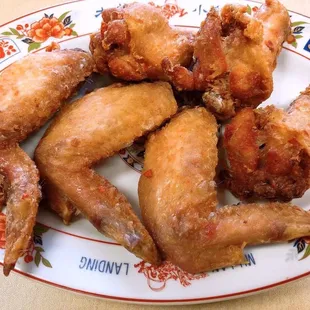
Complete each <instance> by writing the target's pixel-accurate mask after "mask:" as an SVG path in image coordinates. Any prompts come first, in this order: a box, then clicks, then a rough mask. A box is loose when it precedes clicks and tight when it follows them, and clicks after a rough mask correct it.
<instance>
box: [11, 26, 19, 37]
mask: <svg viewBox="0 0 310 310" xmlns="http://www.w3.org/2000/svg"><path fill="white" fill-rule="evenodd" d="M9 29H10V30H11V32H12V33H13V34H14V35H16V36H20V33H19V32H18V31H17V30H16V29H14V28H9Z"/></svg>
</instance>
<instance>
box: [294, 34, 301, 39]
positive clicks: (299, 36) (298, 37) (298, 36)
mask: <svg viewBox="0 0 310 310" xmlns="http://www.w3.org/2000/svg"><path fill="white" fill-rule="evenodd" d="M301 38H303V36H302V35H300V34H298V35H296V36H295V39H301Z"/></svg>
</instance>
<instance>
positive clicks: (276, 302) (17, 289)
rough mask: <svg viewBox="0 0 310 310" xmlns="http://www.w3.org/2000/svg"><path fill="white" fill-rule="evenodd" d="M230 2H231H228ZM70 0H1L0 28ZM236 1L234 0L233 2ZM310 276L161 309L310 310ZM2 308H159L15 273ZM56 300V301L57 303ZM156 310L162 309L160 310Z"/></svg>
mask: <svg viewBox="0 0 310 310" xmlns="http://www.w3.org/2000/svg"><path fill="white" fill-rule="evenodd" d="M228 1H229V0H228ZM64 2H67V1H66V0H40V1H38V0H0V25H1V24H3V23H4V22H7V21H10V20H12V19H14V18H16V17H18V16H21V15H24V14H27V13H29V12H32V11H35V10H38V9H40V8H43V7H48V6H52V5H55V4H58V3H64ZM231 2H233V0H231ZM282 2H283V4H285V5H286V7H287V8H288V9H290V10H293V11H296V12H301V13H303V14H305V15H308V16H310V0H298V1H297V0H282ZM309 287H310V277H307V278H304V279H301V280H299V281H297V282H293V283H289V284H286V285H284V286H281V287H277V288H275V289H272V290H269V291H267V292H265V293H262V294H258V295H253V296H250V297H246V298H241V299H235V300H230V301H224V302H219V303H213V304H202V305H195V306H170V307H160V309H171V310H172V309H185V308H186V309H189V308H193V309H227V308H229V309H251V310H255V309H264V310H265V309H290V308H291V307H292V308H293V309H309V307H310V306H309V304H310V294H309ZM0 291H1V298H0V304H1V307H0V308H1V309H3V310H7V309H14V310H18V309H42V310H46V309H53V310H56V309H66V310H69V309H111V310H114V309H115V310H116V309H143V308H147V309H152V308H155V306H143V305H130V304H123V303H117V302H110V301H105V300H101V299H95V298H91V297H87V296H82V295H77V294H74V293H71V292H67V291H64V290H60V289H57V288H54V287H50V286H46V285H43V284H41V283H38V282H34V281H33V280H30V279H27V278H24V277H22V276H20V275H17V274H15V273H14V272H13V273H11V275H10V276H9V277H8V278H5V277H4V276H3V275H2V272H1V273H0ZM55 301H56V302H55ZM156 309H159V308H158V307H156Z"/></svg>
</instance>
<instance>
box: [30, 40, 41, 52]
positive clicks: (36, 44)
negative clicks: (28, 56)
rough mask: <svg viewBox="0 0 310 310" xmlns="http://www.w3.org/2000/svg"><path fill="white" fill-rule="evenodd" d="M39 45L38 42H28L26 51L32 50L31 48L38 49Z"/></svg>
mask: <svg viewBox="0 0 310 310" xmlns="http://www.w3.org/2000/svg"><path fill="white" fill-rule="evenodd" d="M40 46H41V43H39V42H33V43H30V44H29V46H28V53H29V52H31V51H33V50H36V49H38V48H39V47H40Z"/></svg>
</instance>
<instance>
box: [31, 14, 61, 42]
mask: <svg viewBox="0 0 310 310" xmlns="http://www.w3.org/2000/svg"><path fill="white" fill-rule="evenodd" d="M64 29H65V27H64V25H63V23H62V22H60V21H59V20H58V19H57V18H55V17H53V18H47V17H44V18H42V19H41V20H40V21H38V22H35V23H33V24H31V29H30V30H29V31H28V36H29V37H30V38H32V39H33V40H34V41H35V42H44V41H46V40H47V39H48V38H50V37H54V38H58V39H60V38H62V37H63V36H64V35H65V30H64Z"/></svg>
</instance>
